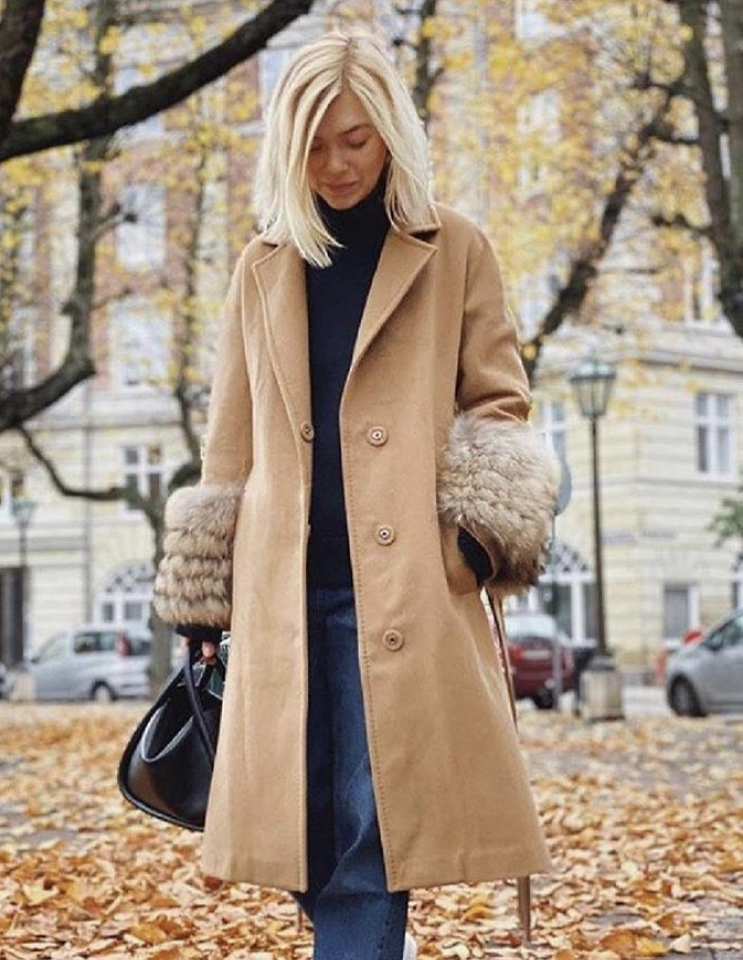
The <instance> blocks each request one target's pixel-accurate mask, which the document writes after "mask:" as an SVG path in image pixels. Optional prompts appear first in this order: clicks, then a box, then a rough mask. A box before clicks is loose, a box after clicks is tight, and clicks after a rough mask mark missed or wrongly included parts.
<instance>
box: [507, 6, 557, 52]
mask: <svg viewBox="0 0 743 960" xmlns="http://www.w3.org/2000/svg"><path fill="white" fill-rule="evenodd" d="M539 7H540V3H539V0H516V3H515V6H514V17H515V22H514V28H515V32H516V36H517V37H518V39H519V40H524V41H526V42H529V41H530V40H541V39H543V38H545V37H546V36H547V35H548V34H549V33H550V30H551V24H550V21H549V19H548V18H547V17H546V16H545V14H544V13H542V12H541V10H540V9H539Z"/></svg>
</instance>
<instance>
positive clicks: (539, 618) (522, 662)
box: [504, 610, 574, 710]
mask: <svg viewBox="0 0 743 960" xmlns="http://www.w3.org/2000/svg"><path fill="white" fill-rule="evenodd" d="M504 619H505V624H506V635H507V637H508V654H509V657H510V660H511V673H512V676H513V686H514V693H515V695H516V698H517V699H531V700H532V701H533V702H534V704H535V705H536V706H537V707H538V708H539V709H540V710H548V709H550V708H551V707H553V706H554V705H555V678H554V671H553V651H554V644H555V638H557V643H558V644H559V655H560V657H561V664H562V689H563V691H565V690H572V689H573V684H574V663H573V655H572V653H571V651H570V649H569V647H570V638H569V637H568V636H567V635H566V634H565V633H564V632H563V631H562V630H560V629H559V627H557V625H556V624H555V620H554V617H551V616H550V615H549V614H547V613H531V612H529V611H522V610H517V611H514V612H512V613H506V614H505V617H504Z"/></svg>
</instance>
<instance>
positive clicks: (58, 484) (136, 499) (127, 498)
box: [17, 427, 157, 518]
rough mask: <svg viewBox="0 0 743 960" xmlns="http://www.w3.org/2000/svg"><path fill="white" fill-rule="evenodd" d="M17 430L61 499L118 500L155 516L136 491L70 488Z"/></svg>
mask: <svg viewBox="0 0 743 960" xmlns="http://www.w3.org/2000/svg"><path fill="white" fill-rule="evenodd" d="M17 429H18V433H20V435H21V436H22V437H23V440H24V442H25V444H26V447H27V448H28V451H29V453H31V455H32V456H33V457H34V459H35V460H36V461H37V462H38V463H40V464H41V466H42V467H43V468H44V470H45V471H46V474H47V476H48V477H49V479H50V480H51V482H52V485H53V486H54V488H55V489H56V490H57V492H58V493H61V494H62V496H63V497H76V498H78V499H80V500H93V501H95V502H97V503H115V502H116V501H117V500H120V501H123V502H125V503H128V504H129V505H130V506H131V507H133V508H135V509H137V510H141V511H142V512H143V513H144V514H146V515H147V517H148V518H151V517H154V516H156V515H157V512H156V511H155V510H154V508H153V503H152V501H151V500H148V499H147V498H146V497H143V496H142V495H141V493H139V491H138V490H132V489H130V488H129V487H126V486H121V485H114V486H111V487H106V488H104V489H100V490H92V489H90V488H88V487H71V486H70V485H69V484H68V483H65V481H64V480H63V479H62V477H61V476H60V473H59V471H58V470H57V468H56V467H55V466H54V464H53V463H52V461H51V460H50V458H49V457H48V456H47V455H46V454H45V453H44V451H43V450H42V449H41V447H40V446H39V445H38V443H37V442H36V441H35V440H34V438H33V437H32V436H31V434H30V433H29V431H28V430H27V429H26V428H25V427H18V428H17Z"/></svg>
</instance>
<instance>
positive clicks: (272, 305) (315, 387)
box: [155, 33, 557, 960]
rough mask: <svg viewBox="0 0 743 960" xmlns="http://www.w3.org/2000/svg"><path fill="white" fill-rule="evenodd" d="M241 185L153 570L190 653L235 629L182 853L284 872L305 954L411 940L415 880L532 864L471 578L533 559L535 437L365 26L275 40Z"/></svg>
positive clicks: (476, 271)
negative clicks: (283, 61)
mask: <svg viewBox="0 0 743 960" xmlns="http://www.w3.org/2000/svg"><path fill="white" fill-rule="evenodd" d="M255 196H256V206H257V209H258V211H259V214H260V220H261V226H262V228H263V232H262V233H261V234H260V235H259V236H257V237H256V238H255V239H253V240H252V241H251V242H250V243H248V244H247V246H246V247H245V249H244V250H243V252H242V254H241V256H240V258H239V260H238V263H237V266H236V268H235V271H234V273H233V276H232V281H231V283H230V288H229V292H228V294H227V298H226V302H225V306H224V313H223V318H222V326H221V332H220V336H219V344H218V353H217V372H216V376H215V378H214V384H213V388H212V394H211V401H210V408H209V417H208V428H207V437H206V443H205V450H204V457H203V467H202V479H201V484H200V485H199V486H198V487H196V488H188V489H182V490H178V491H176V492H175V493H174V494H173V495H172V496H171V498H170V501H169V503H168V505H167V509H166V527H167V529H168V533H167V537H166V541H165V558H164V560H163V562H162V565H161V568H160V570H159V572H158V577H157V582H156V601H155V605H156V608H157V610H158V613H159V614H160V616H161V617H163V618H164V619H165V620H166V621H168V622H171V623H179V624H181V625H182V627H181V628H180V629H182V630H184V631H186V632H188V633H190V635H191V637H192V640H194V641H196V642H201V643H202V652H203V655H204V656H205V658H207V659H210V658H212V657H213V656H214V653H215V646H214V643H215V642H216V640H217V639H218V637H219V635H220V633H221V629H222V628H226V629H230V631H231V649H230V660H229V669H228V671H227V681H226V686H225V690H224V704H223V711H222V726H221V729H220V736H219V743H218V749H217V755H216V760H215V767H214V775H213V780H212V785H211V791H210V796H209V803H208V808H207V815H206V823H205V830H204V838H203V844H202V867H203V869H204V870H205V871H206V872H208V873H210V874H212V875H215V876H218V877H222V878H224V879H229V880H242V881H248V882H250V883H254V884H259V885H265V886H272V887H277V888H279V889H283V890H288V891H291V892H292V894H293V895H294V896H295V898H296V899H297V900H298V902H299V903H300V904H301V905H302V907H303V908H304V910H305V911H306V913H307V914H308V916H309V917H310V918H311V919H312V921H313V927H314V934H315V948H314V950H315V952H314V957H315V960H366V958H368V960H372V958H383V960H393V958H394V960H399V958H400V957H402V956H403V952H404V956H405V957H406V958H412V957H414V956H415V942H414V941H413V939H412V938H411V937H410V935H409V934H408V935H406V934H405V924H406V916H407V908H408V896H409V891H410V888H412V887H414V886H432V885H439V884H443V883H456V882H462V881H463V882H475V881H480V880H492V879H496V878H499V877H508V876H526V875H528V874H529V873H531V872H534V871H544V870H549V869H551V863H550V859H549V854H548V851H547V848H546V845H545V841H544V837H543V834H542V831H541V827H540V824H539V820H538V817H537V813H536V810H535V806H534V802H533V799H532V796H531V793H530V789H529V784H528V778H527V775H526V772H525V769H524V765H523V761H522V757H521V754H520V752H519V747H518V742H517V739H516V735H515V732H514V726H513V722H512V718H511V716H510V713H509V700H508V688H507V678H506V676H505V673H504V669H503V667H502V665H501V663H500V661H499V658H498V654H497V650H496V647H495V645H494V643H493V639H492V635H491V632H490V627H489V624H488V618H487V614H486V612H485V608H484V606H483V604H482V601H481V597H480V588H481V587H482V586H485V588H486V589H487V591H488V593H489V594H490V595H491V596H492V597H493V598H494V599H495V600H496V601H497V602H499V598H500V597H501V596H502V595H503V593H505V592H508V591H514V590H520V589H522V588H523V587H524V586H526V585H527V584H529V583H530V582H533V581H534V579H535V578H536V576H537V575H538V572H539V567H540V562H541V556H542V551H543V545H544V542H545V539H546V535H547V530H548V523H549V518H550V516H551V511H552V506H553V502H554V497H555V492H556V486H557V468H556V463H555V461H554V459H553V458H552V456H551V454H549V453H548V452H547V451H546V449H545V447H544V446H543V445H542V444H541V443H540V441H539V440H537V439H535V437H534V436H533V434H532V432H531V430H530V428H529V427H528V426H527V425H526V423H525V421H526V417H527V414H528V411H529V404H530V396H529V388H528V383H527V379H526V377H525V375H524V370H523V366H522V364H521V360H520V356H519V350H518V340H517V333H516V330H515V327H514V324H513V322H512V319H511V317H510V315H509V313H508V311H507V309H506V306H505V303H504V297H503V288H502V284H501V279H500V275H499V270H498V265H497V261H496V258H495V255H494V253H493V251H492V249H491V247H490V244H489V243H488V241H487V239H486V237H485V236H484V234H483V233H482V232H481V231H480V230H479V229H478V228H477V227H476V226H475V225H474V224H473V223H471V222H470V221H469V220H467V219H466V218H464V217H462V216H461V215H459V214H457V213H455V212H454V211H453V210H450V209H449V208H447V207H445V206H443V205H441V204H438V203H434V202H433V201H432V199H431V197H430V194H429V190H428V151H427V143H426V138H425V134H424V132H423V127H422V125H421V123H420V121H419V119H418V117H417V115H416V112H415V109H414V106H413V103H412V100H411V98H410V96H409V95H408V93H407V91H406V89H405V87H404V85H403V83H402V81H401V79H400V78H399V76H398V75H397V73H396V72H395V70H394V68H393V66H392V65H391V63H390V61H389V60H388V59H387V57H386V56H385V54H384V52H383V50H382V49H381V47H380V46H379V45H378V44H377V43H376V42H375V41H374V40H373V39H372V38H371V37H370V36H368V35H358V34H357V35H350V34H345V33H332V34H328V35H326V36H324V37H322V38H321V39H319V40H318V41H316V42H314V43H312V44H309V45H307V46H306V47H304V48H302V49H301V50H300V51H299V53H298V54H297V55H296V57H295V58H294V60H293V61H292V62H291V63H290V64H289V66H288V67H287V68H286V69H285V71H284V73H283V75H282V76H281V78H280V80H279V83H278V85H277V87H276V90H275V92H274V94H273V98H272V100H271V103H270V106H269V110H268V115H267V126H266V132H265V135H264V140H263V144H262V149H261V154H260V157H259V163H258V171H257V178H256V193H255ZM496 611H497V613H498V629H500V630H501V631H502V629H503V625H502V619H501V617H500V611H499V607H498V606H497V603H496Z"/></svg>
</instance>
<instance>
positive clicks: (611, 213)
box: [522, 92, 673, 381]
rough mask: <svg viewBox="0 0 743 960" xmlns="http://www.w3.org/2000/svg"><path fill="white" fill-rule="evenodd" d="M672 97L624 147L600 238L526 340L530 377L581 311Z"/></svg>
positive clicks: (577, 263) (573, 268) (666, 98)
mask: <svg viewBox="0 0 743 960" xmlns="http://www.w3.org/2000/svg"><path fill="white" fill-rule="evenodd" d="M672 98H673V95H672V94H671V93H668V92H667V93H666V94H665V96H664V98H663V101H662V103H661V104H660V106H659V107H658V108H657V109H656V111H655V113H654V115H653V116H652V117H651V119H650V120H649V121H648V122H647V123H645V124H644V125H643V126H642V127H641V128H640V129H639V130H638V131H637V132H636V133H635V134H634V136H633V137H632V138H631V139H630V145H629V146H627V147H625V149H624V150H623V151H622V160H621V163H620V165H619V169H618V170H617V173H616V176H615V178H614V184H613V186H612V189H611V190H610V191H609V193H608V194H607V196H606V199H605V201H604V206H603V210H602V212H601V217H600V223H599V233H598V238H597V239H596V240H595V241H594V242H593V243H591V244H589V245H588V246H587V248H586V250H585V251H584V253H583V254H582V255H581V256H579V257H577V258H576V259H575V260H574V261H573V263H572V266H571V269H570V274H569V276H568V279H567V281H566V283H565V284H564V285H563V287H562V288H561V289H560V290H559V291H558V293H557V296H556V298H555V301H554V303H553V304H552V306H551V307H550V309H549V311H548V312H547V315H546V316H545V317H544V319H543V320H542V323H541V324H540V327H539V330H538V331H537V333H536V334H535V335H534V337H532V339H531V340H529V341H528V342H526V343H525V344H524V346H523V349H522V352H523V360H524V366H525V368H526V372H527V374H528V375H529V380H530V381H532V380H533V378H534V374H535V372H536V367H537V364H538V362H539V358H540V355H541V351H542V347H543V345H544V342H545V341H546V340H547V338H548V337H550V336H551V335H552V334H553V333H554V332H555V331H556V330H557V329H558V328H559V327H560V326H561V325H562V323H563V322H564V321H565V320H566V319H567V317H568V316H570V315H574V314H577V313H578V312H579V310H580V308H581V306H582V304H583V302H584V300H585V298H586V296H587V294H588V291H589V289H590V285H591V283H592V282H593V280H594V279H595V277H596V276H597V274H598V265H599V263H600V261H601V260H602V259H603V257H604V255H605V254H606V252H607V250H608V249H609V246H610V244H611V241H612V238H613V236H614V233H615V231H616V229H617V226H618V225H619V221H620V218H621V215H622V212H623V210H624V209H625V207H626V206H627V204H628V202H629V199H630V197H631V195H632V191H633V190H634V188H635V186H636V184H637V183H638V181H639V179H640V177H641V175H642V173H643V171H644V169H645V165H646V163H647V161H648V159H649V157H650V156H651V155H652V152H653V140H654V137H655V132H656V130H657V127H658V125H659V124H660V123H662V122H663V121H664V119H665V117H666V114H667V111H668V107H669V105H670V103H671V101H672Z"/></svg>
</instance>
